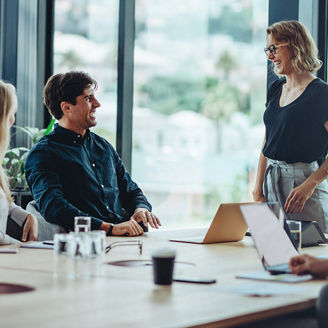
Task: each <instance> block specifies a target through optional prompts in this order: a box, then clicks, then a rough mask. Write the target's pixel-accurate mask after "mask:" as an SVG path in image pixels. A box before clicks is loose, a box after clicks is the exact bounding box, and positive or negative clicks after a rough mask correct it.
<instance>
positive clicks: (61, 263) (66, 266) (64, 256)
mask: <svg viewBox="0 0 328 328" xmlns="http://www.w3.org/2000/svg"><path fill="white" fill-rule="evenodd" d="M71 240H72V236H70V235H69V234H66V233H56V234H55V235H54V261H53V263H54V277H56V278H58V277H59V276H60V275H62V276H67V277H73V276H74V271H73V263H72V261H71V259H70V258H69V257H68V249H69V245H70V243H71Z"/></svg>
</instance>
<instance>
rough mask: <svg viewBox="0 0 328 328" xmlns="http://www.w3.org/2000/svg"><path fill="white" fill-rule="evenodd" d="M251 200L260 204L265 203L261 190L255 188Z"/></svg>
mask: <svg viewBox="0 0 328 328" xmlns="http://www.w3.org/2000/svg"><path fill="white" fill-rule="evenodd" d="M253 199H254V201H255V202H261V203H264V202H265V198H264V196H263V191H262V188H255V189H254V190H253Z"/></svg>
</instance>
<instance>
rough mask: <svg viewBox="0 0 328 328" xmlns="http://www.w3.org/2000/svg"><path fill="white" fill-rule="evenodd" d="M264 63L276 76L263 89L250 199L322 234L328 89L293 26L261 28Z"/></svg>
mask: <svg viewBox="0 0 328 328" xmlns="http://www.w3.org/2000/svg"><path fill="white" fill-rule="evenodd" d="M266 32H267V36H266V48H265V49H264V51H265V53H266V55H267V58H268V60H270V61H271V63H272V64H273V66H274V72H275V73H276V74H277V75H278V76H279V77H280V78H279V79H278V80H276V81H275V82H273V83H272V85H271V86H270V88H269V90H268V96H267V103H266V111H265V113H264V116H263V120H264V124H265V128H266V133H265V138H264V142H263V149H262V152H261V155H260V159H259V164H258V171H257V177H256V183H255V188H254V191H253V197H254V200H255V201H279V202H280V204H281V205H282V206H283V207H284V208H285V211H286V213H288V217H289V218H290V219H292V218H298V219H301V220H304V221H312V220H315V221H317V222H318V223H319V225H320V227H321V228H322V229H323V230H324V231H326V232H327V231H328V185H327V182H326V181H325V179H326V178H327V176H328V159H326V155H327V150H328V85H327V84H326V83H325V82H324V81H322V80H320V79H319V78H316V77H315V76H314V75H313V73H315V72H316V71H317V70H318V69H319V68H320V67H321V65H322V62H321V61H320V60H319V58H318V49H317V47H316V46H315V44H314V41H313V39H312V37H311V35H310V33H309V32H308V31H307V29H306V28H305V27H304V26H303V25H302V24H300V23H299V22H297V21H281V22H278V23H275V24H273V25H271V26H269V27H268V28H267V31H266Z"/></svg>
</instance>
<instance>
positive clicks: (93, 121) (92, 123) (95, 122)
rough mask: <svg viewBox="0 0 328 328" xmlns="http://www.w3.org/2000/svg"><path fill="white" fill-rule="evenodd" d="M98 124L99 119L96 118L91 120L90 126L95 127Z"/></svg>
mask: <svg viewBox="0 0 328 328" xmlns="http://www.w3.org/2000/svg"><path fill="white" fill-rule="evenodd" d="M96 125H97V121H96V120H90V121H89V128H92V127H94V126H96Z"/></svg>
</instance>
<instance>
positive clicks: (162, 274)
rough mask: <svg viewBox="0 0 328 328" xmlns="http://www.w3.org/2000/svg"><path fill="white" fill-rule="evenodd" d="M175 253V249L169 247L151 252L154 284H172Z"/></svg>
mask: <svg viewBox="0 0 328 328" xmlns="http://www.w3.org/2000/svg"><path fill="white" fill-rule="evenodd" d="M175 254H176V253H175V251H174V250H171V249H161V250H157V251H155V252H153V254H152V262H153V274H154V283H155V284H157V285H171V284H172V278H173V269H174V260H175Z"/></svg>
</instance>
